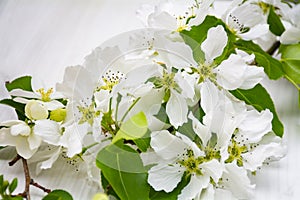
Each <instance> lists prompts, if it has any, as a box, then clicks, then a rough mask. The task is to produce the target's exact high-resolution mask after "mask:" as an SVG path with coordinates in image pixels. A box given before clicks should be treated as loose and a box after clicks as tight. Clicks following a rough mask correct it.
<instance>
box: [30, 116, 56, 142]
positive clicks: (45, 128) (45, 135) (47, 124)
mask: <svg viewBox="0 0 300 200" xmlns="http://www.w3.org/2000/svg"><path fill="white" fill-rule="evenodd" d="M33 132H34V133H35V134H36V135H38V136H40V137H41V138H42V140H43V141H44V142H46V143H48V144H52V145H58V144H59V140H60V137H61V130H60V126H59V124H58V123H57V122H55V121H52V120H48V119H45V120H38V121H36V122H35V126H34V128H33Z"/></svg>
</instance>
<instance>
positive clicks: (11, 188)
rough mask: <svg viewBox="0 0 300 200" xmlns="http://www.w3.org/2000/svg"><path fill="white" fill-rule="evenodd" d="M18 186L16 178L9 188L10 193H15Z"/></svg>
mask: <svg viewBox="0 0 300 200" xmlns="http://www.w3.org/2000/svg"><path fill="white" fill-rule="evenodd" d="M17 186H18V179H17V178H14V179H13V180H12V182H11V183H10V185H9V187H8V191H9V193H10V194H11V193H13V192H14V191H15V189H16V188H17Z"/></svg>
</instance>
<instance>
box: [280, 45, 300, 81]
mask: <svg viewBox="0 0 300 200" xmlns="http://www.w3.org/2000/svg"><path fill="white" fill-rule="evenodd" d="M279 51H280V53H281V62H282V65H283V70H284V72H285V73H286V75H287V76H288V78H290V79H292V81H294V82H295V83H296V84H300V44H293V45H281V46H280V49H279Z"/></svg>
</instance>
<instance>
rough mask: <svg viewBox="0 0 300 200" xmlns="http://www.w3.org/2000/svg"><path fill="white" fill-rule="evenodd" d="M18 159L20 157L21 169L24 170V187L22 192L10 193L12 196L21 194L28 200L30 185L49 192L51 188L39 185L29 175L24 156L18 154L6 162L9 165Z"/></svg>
mask: <svg viewBox="0 0 300 200" xmlns="http://www.w3.org/2000/svg"><path fill="white" fill-rule="evenodd" d="M20 159H22V163H23V170H24V175H25V189H24V192H22V193H19V194H17V195H12V197H16V196H21V197H23V198H25V199H27V200H30V199H31V198H30V185H32V186H34V187H37V188H39V189H41V190H42V191H43V192H46V193H50V192H51V190H50V189H47V188H45V187H43V186H41V185H40V184H38V183H37V182H35V181H34V180H33V179H32V178H31V177H30V173H29V168H28V163H27V160H26V159H25V158H22V157H21V156H20V155H19V154H18V155H17V156H16V157H15V158H14V159H13V160H12V161H10V162H9V163H8V164H9V166H13V165H14V164H16V162H18V161H19V160H20Z"/></svg>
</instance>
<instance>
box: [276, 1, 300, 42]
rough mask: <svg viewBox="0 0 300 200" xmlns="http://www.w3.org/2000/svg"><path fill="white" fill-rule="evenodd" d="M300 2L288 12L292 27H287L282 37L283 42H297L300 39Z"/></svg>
mask: <svg viewBox="0 0 300 200" xmlns="http://www.w3.org/2000/svg"><path fill="white" fill-rule="evenodd" d="M299 13H300V4H297V5H295V6H294V7H293V8H291V10H288V12H286V14H287V15H288V16H287V18H288V20H289V22H290V23H291V26H290V27H286V30H285V31H284V32H283V34H282V35H281V37H280V42H281V43H283V44H295V43H298V42H299V41H300V22H299V19H300V14H299Z"/></svg>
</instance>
